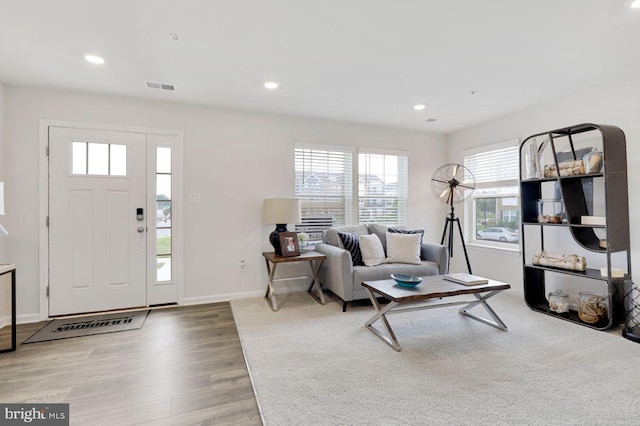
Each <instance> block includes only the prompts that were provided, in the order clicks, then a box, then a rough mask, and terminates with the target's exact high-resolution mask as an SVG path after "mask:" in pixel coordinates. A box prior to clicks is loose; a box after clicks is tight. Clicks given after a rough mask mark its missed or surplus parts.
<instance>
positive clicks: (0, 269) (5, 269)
mask: <svg viewBox="0 0 640 426" xmlns="http://www.w3.org/2000/svg"><path fill="white" fill-rule="evenodd" d="M8 273H11V347H10V348H8V349H0V352H11V351H15V350H16V346H17V345H16V265H15V264H14V263H12V264H9V265H0V276H2V275H5V274H8Z"/></svg>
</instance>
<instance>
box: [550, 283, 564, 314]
mask: <svg viewBox="0 0 640 426" xmlns="http://www.w3.org/2000/svg"><path fill="white" fill-rule="evenodd" d="M548 297H549V311H551V312H554V313H556V314H568V313H569V295H568V294H566V293H563V291H562V290H560V289H557V290H556V291H553V292H551V293H549V296H548Z"/></svg>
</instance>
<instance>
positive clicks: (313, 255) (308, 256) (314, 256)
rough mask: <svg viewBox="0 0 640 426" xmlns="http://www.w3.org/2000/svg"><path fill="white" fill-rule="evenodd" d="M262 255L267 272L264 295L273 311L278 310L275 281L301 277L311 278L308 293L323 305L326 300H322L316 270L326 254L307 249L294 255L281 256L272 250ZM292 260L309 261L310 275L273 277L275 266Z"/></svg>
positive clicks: (322, 296)
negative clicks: (267, 280) (298, 254)
mask: <svg viewBox="0 0 640 426" xmlns="http://www.w3.org/2000/svg"><path fill="white" fill-rule="evenodd" d="M262 256H264V260H265V262H266V264H267V273H268V274H269V283H268V285H267V292H266V294H265V295H264V297H265V298H266V299H267V302H268V303H269V305H270V306H271V309H273V310H274V311H277V310H278V302H277V301H276V290H275V282H276V281H291V280H297V279H302V278H311V286H310V287H309V290H307V291H308V292H309V294H310V295H311V297H313V298H314V299H315V300H316V301H318V302H319V303H320V304H321V305H324V304H325V303H326V302H325V301H324V295H323V294H322V287H321V286H320V280H319V279H318V271H319V270H320V266H322V263H323V262H324V261H325V259H326V258H327V256H325V255H324V254H321V253H318V252H315V251H307V252H304V253H301V254H300V256H294V257H281V256H277V255H276V254H275V253H274V252H265V253H262ZM292 262H309V267H310V268H311V275H301V276H295V277H286V278H274V276H275V274H276V267H277V266H278V265H279V264H281V263H292ZM314 288H315V290H316V292H317V293H318V296H316V295H314V294H313V290H314Z"/></svg>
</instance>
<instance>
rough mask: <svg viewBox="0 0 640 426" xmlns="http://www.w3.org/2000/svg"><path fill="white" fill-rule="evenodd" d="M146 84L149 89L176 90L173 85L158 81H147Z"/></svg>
mask: <svg viewBox="0 0 640 426" xmlns="http://www.w3.org/2000/svg"><path fill="white" fill-rule="evenodd" d="M145 84H146V85H147V87H148V88H149V89H160V90H170V91H172V92H173V91H174V90H176V86H175V85H174V84H171V83H159V82H157V81H145Z"/></svg>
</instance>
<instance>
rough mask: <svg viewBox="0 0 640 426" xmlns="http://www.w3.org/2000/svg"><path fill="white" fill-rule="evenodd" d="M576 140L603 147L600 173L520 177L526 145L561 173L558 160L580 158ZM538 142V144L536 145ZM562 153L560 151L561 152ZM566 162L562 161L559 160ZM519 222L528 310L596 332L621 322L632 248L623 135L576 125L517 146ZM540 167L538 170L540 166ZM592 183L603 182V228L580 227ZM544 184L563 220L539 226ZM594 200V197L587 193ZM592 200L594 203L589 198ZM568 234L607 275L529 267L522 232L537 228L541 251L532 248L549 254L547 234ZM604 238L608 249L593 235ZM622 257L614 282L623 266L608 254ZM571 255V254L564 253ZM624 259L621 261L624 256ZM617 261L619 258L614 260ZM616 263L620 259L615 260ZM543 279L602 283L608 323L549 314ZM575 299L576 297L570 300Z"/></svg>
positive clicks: (574, 315) (613, 130) (586, 212)
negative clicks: (551, 188)
mask: <svg viewBox="0 0 640 426" xmlns="http://www.w3.org/2000/svg"><path fill="white" fill-rule="evenodd" d="M577 135H580V136H581V137H583V140H584V139H585V138H584V136H585V135H586V136H588V140H591V138H593V139H594V140H598V142H599V144H598V145H599V147H600V146H601V147H602V163H603V168H602V171H601V172H597V173H583V174H577V175H572V176H560V173H558V176H557V177H535V178H526V177H525V176H523V174H524V173H523V168H524V165H525V161H526V160H527V159H526V155H527V152H528V150H529V144H532V143H534V144H536V145H535V147H536V148H535V149H536V151H535V152H537V153H540V152H542V150H544V149H551V153H552V157H553V162H554V163H555V166H556V170H560V167H559V164H560V163H561V162H562V161H567V159H566V158H567V156H568V157H569V160H576V161H577V160H581V159H582V156H581V155H580V154H579V153H577V151H578V150H576V149H575V146H574V139H575V138H576V137H577ZM540 139H542V142H538V141H539V140H540ZM561 149H565V150H564V151H559V150H561ZM559 154H561V155H563V156H564V157H565V158H564V159H560V158H559V157H560V155H559ZM520 166H521V167H520V215H521V216H520V217H521V235H520V237H521V241H522V265H523V280H524V298H525V302H526V303H527V305H528V306H529V307H530V308H531V309H532V310H534V311H537V312H541V313H544V314H548V315H550V316H554V317H557V318H560V319H563V320H566V321H571V322H574V323H577V324H581V325H584V326H587V327H591V328H595V329H598V330H605V329H608V328H610V327H611V326H612V325H614V324H617V323H619V322H621V321H622V320H623V317H624V306H623V283H624V281H625V280H630V279H631V252H630V249H631V245H630V236H629V235H630V234H629V201H628V183H627V154H626V140H625V135H624V132H623V131H622V130H621V129H619V128H618V127H615V126H610V125H598V124H590V123H586V124H578V125H575V126H571V127H566V128H562V129H557V130H552V131H548V132H543V133H538V134H535V135H532V136H529V137H528V138H527V139H525V140H524V141H523V142H522V144H521V145H520ZM539 166H541V165H539ZM594 180H601V181H603V184H604V185H603V187H604V194H600V195H601V196H602V197H603V198H604V200H599V201H601V202H602V201H603V204H604V208H605V212H606V216H605V221H606V224H605V225H586V224H581V217H582V216H590V215H592V211H591V210H592V209H593V206H592V205H590V204H589V200H590V199H589V197H587V196H586V195H585V191H586V189H585V188H589V187H591V188H593V182H594ZM545 185H557V188H559V191H560V194H561V197H562V200H563V204H564V213H565V215H566V217H565V221H563V223H539V222H538V212H537V201H538V200H539V199H543V198H544V197H543V193H544V190H543V187H545ZM590 185H591V186H590ZM591 195H592V196H593V193H591ZM591 201H593V200H592V199H591ZM562 228H564V229H568V231H569V233H570V234H571V236H572V237H573V241H574V242H575V244H576V245H577V246H580V247H582V248H583V249H586V250H588V251H589V252H592V253H594V255H593V256H601V259H606V265H607V270H608V275H606V276H602V275H601V273H600V270H599V269H592V268H591V269H589V268H587V270H586V271H573V270H568V269H561V268H554V267H547V266H538V265H533V264H532V263H531V259H530V258H527V255H526V253H527V250H526V247H528V246H527V245H526V240H525V230H526V229H528V230H531V229H533V230H534V232H535V231H536V230H537V229H539V233H540V238H539V241H536V244H538V243H539V247H535V248H534V249H539V250H547V251H553V249H551V250H550V249H549V247H545V237H546V235H545V233H547V232H559V230H560V229H562ZM596 231H597V232H598V233H600V234H602V233H604V234H605V238H604V240H606V247H601V246H600V239H601V238H599V237H598V235H597V234H596ZM620 253H624V254H626V265H624V268H625V269H626V271H625V272H626V273H625V275H624V277H622V278H618V277H612V276H611V270H612V267H619V266H622V265H613V264H612V254H620ZM567 254H569V253H567ZM622 257H625V256H624V255H622ZM619 258H620V256H618V259H619ZM618 261H619V260H618ZM546 274H561V275H562V274H564V275H570V276H573V277H579V279H580V280H590V281H591V282H596V283H597V282H600V283H602V289H603V290H602V292H601V294H602V295H603V296H605V297H606V298H607V302H608V310H607V312H608V321H601V322H599V323H595V324H589V323H586V322H583V321H582V320H580V318H579V317H578V313H577V312H576V311H574V310H571V311H570V312H569V313H568V314H557V313H554V312H551V311H550V310H549V302H548V300H547V294H548V291H547V289H546V286H545V275H546ZM574 296H577V295H574Z"/></svg>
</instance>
